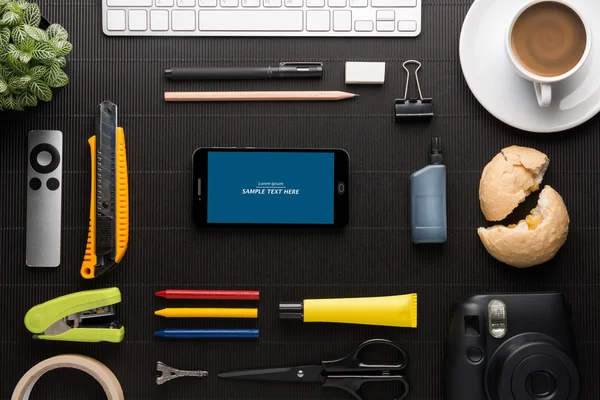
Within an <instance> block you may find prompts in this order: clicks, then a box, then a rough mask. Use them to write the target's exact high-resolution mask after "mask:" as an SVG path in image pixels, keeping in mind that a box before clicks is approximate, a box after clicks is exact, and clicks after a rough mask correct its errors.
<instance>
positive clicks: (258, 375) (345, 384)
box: [219, 339, 409, 400]
mask: <svg viewBox="0 0 600 400" xmlns="http://www.w3.org/2000/svg"><path fill="white" fill-rule="evenodd" d="M374 345H384V346H388V347H391V348H392V349H389V350H390V352H391V351H395V352H397V353H398V354H399V360H398V361H397V364H393V365H372V364H365V363H363V361H362V357H361V354H362V355H364V352H365V349H366V348H367V347H370V346H374ZM407 363H408V357H407V355H406V353H405V352H404V350H402V349H401V348H400V347H399V346H398V345H397V344H396V343H394V342H391V341H389V340H385V339H372V340H367V341H366V342H364V343H363V344H361V345H360V346H358V347H357V348H356V350H354V351H353V352H352V353H350V354H349V355H348V356H346V357H344V358H340V359H339V360H334V361H323V362H321V364H319V365H307V366H300V367H286V368H265V369H249V370H244V371H233V372H224V373H221V374H219V378H230V379H249V380H259V381H280V382H318V383H320V384H321V385H323V387H337V388H339V389H344V390H346V391H347V392H349V393H350V394H352V395H353V396H354V397H356V398H357V399H358V400H364V399H363V397H362V396H361V388H362V385H363V384H365V383H371V382H396V383H398V384H399V386H400V388H399V392H400V393H399V394H397V396H396V397H394V398H393V400H402V399H404V398H405V397H406V396H407V395H408V390H409V384H408V381H407V380H406V378H405V377H404V376H402V375H400V371H402V370H404V368H405V367H406V364H407ZM386 400H392V399H386Z"/></svg>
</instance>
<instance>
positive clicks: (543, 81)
mask: <svg viewBox="0 0 600 400" xmlns="http://www.w3.org/2000/svg"><path fill="white" fill-rule="evenodd" d="M599 1H600V0H599ZM546 2H554V3H560V4H563V5H565V6H567V7H569V8H570V9H571V10H573V11H574V12H575V13H576V14H577V15H578V16H579V18H580V19H581V21H582V22H583V25H584V27H585V33H586V41H587V42H586V45H585V51H584V53H583V56H582V57H581V59H580V60H579V62H578V63H577V65H575V66H574V67H573V68H572V69H571V70H569V71H567V72H565V73H564V74H562V75H558V76H551V77H548V76H540V75H537V74H534V73H532V72H530V71H528V70H527V69H525V67H523V66H522V65H521V64H520V63H519V60H518V59H517V57H516V56H515V54H514V52H513V48H512V40H511V39H512V31H513V28H514V26H515V23H516V22H517V20H518V19H519V17H520V16H521V14H523V12H525V11H526V10H527V9H528V8H530V7H531V6H533V5H535V4H538V3H546ZM591 48H592V30H591V29H590V25H589V24H588V23H587V21H586V20H585V18H584V17H583V15H582V14H581V12H580V11H579V10H577V8H576V7H575V6H574V5H573V4H572V3H571V2H570V1H567V0H531V1H529V2H527V3H525V4H524V5H523V7H521V8H520V9H519V10H518V11H517V12H516V13H515V15H514V17H513V18H512V21H511V23H510V25H509V28H508V31H507V34H506V49H507V50H508V56H509V57H510V60H511V61H512V63H513V64H514V66H515V68H516V69H517V73H518V74H519V75H520V76H521V77H523V78H525V79H527V80H528V81H531V82H533V87H534V88H535V94H536V96H537V100H538V104H539V105H540V107H549V106H550V104H551V103H552V85H553V84H555V83H557V82H562V81H564V80H565V79H568V78H569V77H571V76H572V75H573V74H574V73H575V72H577V71H579V69H580V68H581V67H582V66H583V65H584V64H585V62H586V61H587V59H588V56H589V55H590V50H591Z"/></svg>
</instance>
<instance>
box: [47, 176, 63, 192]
mask: <svg viewBox="0 0 600 400" xmlns="http://www.w3.org/2000/svg"><path fill="white" fill-rule="evenodd" d="M46 186H47V187H48V189H50V190H52V191H55V190H56V189H58V187H59V186H60V182H59V181H58V179H56V178H50V179H48V182H46Z"/></svg>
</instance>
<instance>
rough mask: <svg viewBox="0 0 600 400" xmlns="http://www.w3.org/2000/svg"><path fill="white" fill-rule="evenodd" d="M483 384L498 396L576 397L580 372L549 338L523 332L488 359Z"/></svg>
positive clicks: (527, 398)
mask: <svg viewBox="0 0 600 400" xmlns="http://www.w3.org/2000/svg"><path fill="white" fill-rule="evenodd" d="M485 379H486V385H487V387H488V388H489V391H490V393H494V394H495V395H496V397H492V398H499V399H515V400H534V399H540V400H542V399H543V400H546V399H552V400H575V399H577V398H578V396H579V386H580V381H579V372H578V371H577V367H576V366H575V363H574V362H573V360H572V359H571V358H570V357H569V356H568V355H567V354H566V353H564V352H563V351H562V350H561V348H560V347H558V346H557V344H556V342H554V340H552V339H551V338H550V337H548V336H546V335H543V334H538V333H535V334H534V333H531V334H523V335H518V336H515V337H513V338H510V339H509V340H507V341H506V342H504V343H503V344H502V345H501V346H500V347H499V348H498V350H497V351H496V353H495V354H494V356H493V357H492V358H491V359H490V361H489V364H488V369H487V371H486V378H485Z"/></svg>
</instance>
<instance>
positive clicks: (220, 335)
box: [154, 329, 258, 339]
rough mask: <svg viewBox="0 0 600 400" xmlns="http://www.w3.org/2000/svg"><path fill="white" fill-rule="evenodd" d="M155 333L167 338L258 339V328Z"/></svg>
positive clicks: (170, 330) (167, 330)
mask: <svg viewBox="0 0 600 400" xmlns="http://www.w3.org/2000/svg"><path fill="white" fill-rule="evenodd" d="M154 335H156V336H160V337H163V338H165V339H258V329H164V330H162V331H156V332H154Z"/></svg>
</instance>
